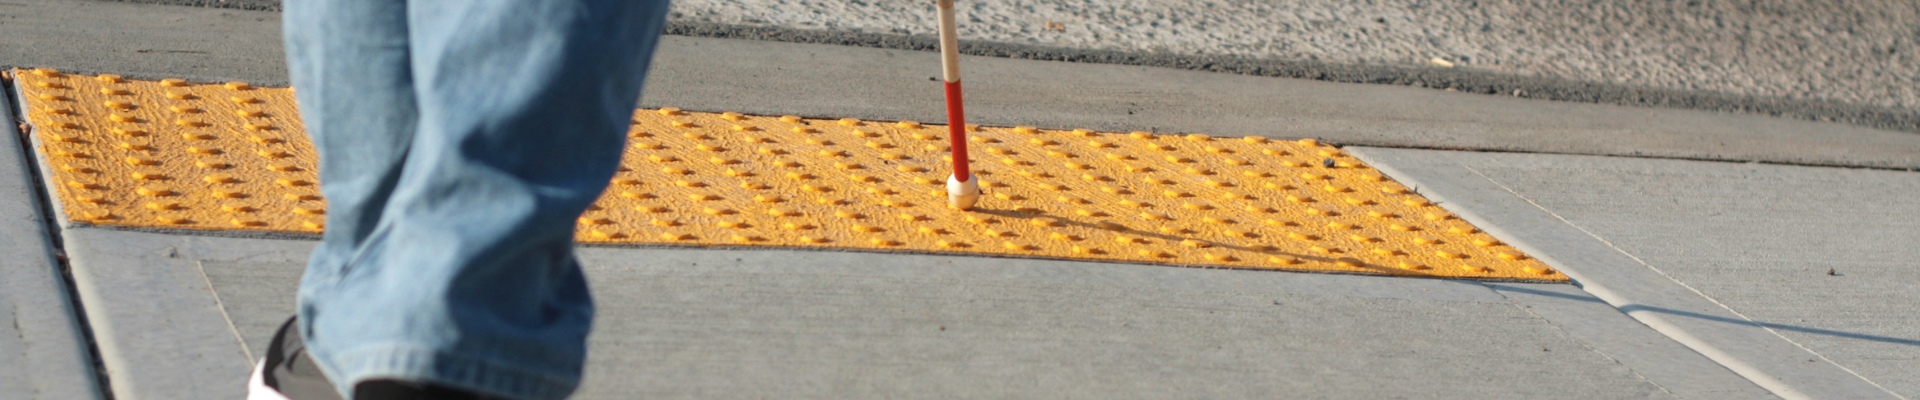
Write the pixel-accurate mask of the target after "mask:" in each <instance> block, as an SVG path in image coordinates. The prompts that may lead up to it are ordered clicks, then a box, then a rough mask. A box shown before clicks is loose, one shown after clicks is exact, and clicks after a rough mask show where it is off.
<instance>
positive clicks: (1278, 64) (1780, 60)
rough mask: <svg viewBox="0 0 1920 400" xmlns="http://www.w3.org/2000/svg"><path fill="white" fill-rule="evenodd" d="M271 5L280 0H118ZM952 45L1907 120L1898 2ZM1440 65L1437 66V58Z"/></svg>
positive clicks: (1311, 6) (1103, 11)
mask: <svg viewBox="0 0 1920 400" xmlns="http://www.w3.org/2000/svg"><path fill="white" fill-rule="evenodd" d="M124 1H134V2H146V3H165V4H182V5H199V6H215V7H229V8H246V9H266V10H276V9H278V8H279V0H124ZM959 4H960V8H961V11H960V13H961V18H962V21H961V23H960V29H961V30H962V32H961V37H963V38H966V39H968V40H967V41H963V42H962V44H963V45H962V47H963V48H962V52H963V53H966V54H973V55H982V56H998V57H1011V58H1028V59H1042V60H1058V61H1070V62H1093V63H1111V64H1128V65H1143V66H1158V67H1171V68H1184V69H1194V70H1204V71H1214V72H1227V73H1239V74H1247V75H1261V76H1277V77H1290V78H1304V79H1318V80H1327V81H1336V82H1353V83H1374V84H1399V85H1412V86H1420V87H1432V88H1444V89H1450V90H1458V91H1463V92H1473V93H1486V94H1499V95H1510V96H1518V97H1528V98H1538V99H1549V100H1561V101H1576V102H1593V103H1608V104H1622V105H1635V106H1648V107H1668V108H1686V109H1699V110H1712V111H1726V112H1744V113H1755V114H1765V115H1775V116H1783V117H1789V118H1800V119H1809V120H1820V121H1835V122H1844V123H1851V124H1857V125H1863V126H1869V127H1875V128H1882V129H1892V130H1902V131H1909V132H1920V2H1916V1H1911V0H1864V1H1848V2H1834V1H1825V0H1684V1H1683V0H1668V1H1655V0H1646V1H1626V2H1620V1H1604V0H1588V1H1572V0H1542V1H1531V2H1529V1H1518V0H1463V1H1422V0H1367V1H1357V2H1348V1H1332V0H1318V1H1305V2H1281V1H1271V0H1269V1H1254V0H1224V1H1223V0H1202V1H1190V0H1111V1H1101V2H1094V1H1090V0H960V2H959ZM670 22H671V23H670V26H669V27H668V32H669V33H671V34H678V35H689V36H709V37H731V38H742V39H754V40H775V41H790V42H806V43H825V44H838V45H854V46H867V47H883V48H895V49H908V50H930V49H933V48H934V46H936V45H937V42H936V41H935V40H934V39H933V37H932V35H933V34H934V31H933V29H934V27H935V23H934V13H933V2H932V1H918V0H915V1H898V0H887V1H875V0H676V1H675V2H674V5H673V13H672V15H671V17H670ZM1442 65H1451V66H1442Z"/></svg>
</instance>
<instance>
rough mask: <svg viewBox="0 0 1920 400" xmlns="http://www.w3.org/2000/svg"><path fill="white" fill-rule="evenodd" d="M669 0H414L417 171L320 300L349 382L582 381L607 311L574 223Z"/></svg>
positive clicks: (551, 384) (606, 166)
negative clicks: (594, 292)
mask: <svg viewBox="0 0 1920 400" xmlns="http://www.w3.org/2000/svg"><path fill="white" fill-rule="evenodd" d="M665 3H666V2H665V1H632V0H543V1H509V0H414V1H411V2H409V4H408V6H407V15H408V27H409V29H410V31H409V36H410V38H411V40H410V44H411V49H410V52H411V56H412V71H413V74H412V77H413V85H414V91H415V93H416V97H415V98H416V102H417V104H418V110H419V122H418V126H417V128H416V131H415V132H416V133H415V135H414V138H413V140H412V143H411V145H410V148H409V152H408V154H407V157H406V161H405V166H404V168H403V172H402V173H401V176H400V178H399V182H398V185H397V186H396V187H395V189H394V191H393V193H392V196H391V198H390V199H389V200H388V201H387V207H386V209H385V211H384V213H383V214H382V216H381V219H380V222H379V224H378V226H377V227H376V228H375V229H374V230H373V231H372V233H371V235H370V236H369V237H368V239H367V240H366V242H365V244H363V245H362V246H361V248H360V249H359V250H358V251H357V252H356V253H355V257H354V258H353V259H351V260H350V261H348V262H347V263H346V266H345V267H343V268H341V269H340V274H339V275H337V276H335V277H334V281H333V282H329V283H327V284H324V285H318V284H316V285H314V286H315V287H317V288H320V289H319V290H316V291H315V292H314V293H313V294H312V295H311V296H310V297H309V301H306V302H304V303H303V307H304V309H303V312H308V313H303V314H302V316H303V317H311V324H312V326H313V331H312V333H313V334H312V335H311V336H310V337H308V338H307V339H308V347H309V349H310V352H311V353H312V354H313V355H314V358H315V359H316V360H319V361H321V363H322V364H324V365H328V368H329V371H330V373H329V377H331V378H333V379H334V380H335V383H336V385H340V386H342V391H343V392H344V391H346V389H347V388H350V387H352V385H354V384H356V383H358V382H362V381H368V380H399V381H413V382H424V383H430V384H439V385H445V386H449V387H453V388H457V389H464V390H471V391H474V392H478V393H482V394H489V395H497V396H503V397H511V398H524V399H557V398H562V397H565V396H567V395H568V394H570V393H571V392H572V391H573V390H574V388H575V387H576V386H577V385H578V383H579V379H580V373H581V369H582V366H583V364H584V362H585V357H586V335H587V333H588V331H589V329H590V325H591V322H592V317H593V304H592V300H591V299H590V297H589V293H588V292H587V285H586V280H585V276H584V275H583V274H582V273H581V271H580V267H579V265H578V263H577V262H576V261H575V260H574V257H573V241H572V239H573V232H574V223H575V219H576V218H578V216H579V214H580V212H581V211H583V210H585V209H586V207H587V206H588V205H589V204H591V203H592V202H593V201H594V200H595V199H597V198H598V197H599V195H600V193H601V191H602V190H604V189H605V187H606V185H607V180H608V179H609V178H611V177H612V175H613V173H614V170H615V169H616V168H617V165H618V163H619V159H620V155H621V153H622V150H621V147H622V141H623V140H624V138H625V136H624V134H623V133H624V132H625V131H626V127H627V125H628V124H629V123H630V122H629V118H630V117H631V115H632V113H633V108H634V106H635V105H636V103H637V100H638V97H639V94H640V89H641V82H642V79H643V74H644V73H645V71H646V67H647V64H648V61H649V59H650V58H651V56H652V51H653V45H654V42H655V40H656V39H657V37H658V34H659V31H660V29H661V24H662V23H663V21H664V15H665V12H666V4H665ZM301 90H303V91H304V90H306V89H305V88H302V89H301Z"/></svg>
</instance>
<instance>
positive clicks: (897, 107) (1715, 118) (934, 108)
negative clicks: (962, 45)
mask: <svg viewBox="0 0 1920 400" xmlns="http://www.w3.org/2000/svg"><path fill="white" fill-rule="evenodd" d="M10 4H18V5H17V6H6V7H4V8H0V12H4V13H7V15H8V16H9V17H12V18H9V19H8V21H9V22H8V25H6V26H7V27H8V28H7V29H8V34H9V37H15V38H18V39H17V40H21V41H24V42H23V44H24V45H21V46H9V47H6V48H0V60H6V61H4V63H6V64H7V65H16V66H48V67H55V68H62V69H70V70H75V71H79V72H90V73H100V72H112V73H117V74H121V75H126V76H129V77H140V78H168V77H184V78H191V79H197V80H211V81H225V80H246V81H252V82H254V83H256V84H261V85H279V84H284V83H285V82H286V80H287V79H286V72H285V65H284V60H283V59H282V57H283V56H282V54H281V53H282V52H281V50H280V39H279V34H278V32H279V29H278V19H277V18H278V14H276V13H269V12H259V11H241V10H220V9H206V8H197V7H180V6H159V5H144V4H126V3H112V2H72V1H60V0H19V1H16V2H14V3H10ZM169 49H182V51H190V52H204V53H205V54H198V53H176V52H170V51H172V50H169ZM657 57H658V60H657V62H656V63H654V68H653V73H654V75H653V79H652V80H651V81H650V85H649V86H648V92H647V94H646V97H645V101H644V104H645V105H648V106H664V105H670V106H676V107H681V108H685V109H688V110H699V111H725V110H731V111H740V112H750V113H766V114H799V115H806V116H822V117H825V116H832V117H857V118H864V119H915V120H920V121H923V122H938V121H944V120H945V117H944V115H945V114H944V111H943V110H944V109H943V108H941V106H940V104H941V103H940V101H941V94H940V91H939V89H938V83H937V82H935V81H936V80H937V79H930V78H931V77H934V76H937V75H939V71H938V67H937V66H938V65H939V63H938V59H937V56H936V55H935V54H934V53H931V52H914V51H899V50H885V49H873V48H861V47H845V46H830V45H815V44H796V43H774V42H760V41H747V40H728V39H710V38H692V37H672V36H670V37H666V38H665V39H664V40H663V41H662V43H661V46H660V48H659V54H658V56H657ZM964 63H965V74H966V82H967V95H968V99H969V103H968V104H969V107H968V108H969V110H970V111H972V113H970V115H972V116H974V117H973V118H974V119H975V121H972V122H977V123H980V124H988V125H1016V124H1020V125H1035V124H1038V125H1040V126H1042V127H1053V128H1080V127H1084V128H1092V129H1101V130H1120V131H1131V130H1138V129H1146V130H1157V131H1162V132H1205V133H1211V134H1216V135H1228V136H1243V135H1266V136H1274V137H1285V138H1298V137H1316V138H1320V139H1322V140H1324V141H1327V142H1330V143H1340V144H1363V145H1379V146H1391V147H1418V148H1448V149H1479V150H1500V151H1529V152H1545V153H1570V154H1607V155H1630V156H1651V157H1676V158H1694V159H1713V160H1735V161H1749V160H1761V161H1766V162H1775V163H1792V164H1816V165H1849V166H1870V167H1880V168H1899V169H1907V168H1920V157H1916V156H1915V154H1920V135H1916V134H1912V133H1905V132H1895V131H1888V130H1877V129H1868V128H1861V127H1856V126H1850V125H1844V124H1835V123H1820V122H1810V121H1798V120H1787V119H1780V118H1770V117H1760V116H1753V115H1737V114H1722V113H1712V112H1702V111H1684V110H1665V109H1648V108H1633V107H1621V106H1606V105H1593V104H1575V103H1561V102H1551V101H1540V100H1527V99H1517V98H1512V97H1506V96H1492V95H1479V94H1466V93H1457V92H1445V91H1436V90H1431V89H1423V88H1411V87H1403V86H1382V85H1361V84H1341V83H1328V82H1319V81H1308V80H1298V79H1281V78H1266V77H1256V76H1245V75H1233V74H1216V73H1207V72H1196V71H1189V70H1176V69H1166V68H1150V67H1134V66H1120V65H1095V64H1075V63H1061V62H1045V61H1032V60H1015V59H1004V58H986V57H966V58H965V61H964Z"/></svg>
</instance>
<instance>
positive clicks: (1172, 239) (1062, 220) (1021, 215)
mask: <svg viewBox="0 0 1920 400" xmlns="http://www.w3.org/2000/svg"><path fill="white" fill-rule="evenodd" d="M971 211H972V212H976V213H981V214H987V215H993V216H996V217H1002V218H1007V219H1017V220H1031V219H1034V218H1052V219H1054V221H1055V222H1058V223H1059V224H1061V225H1066V226H1073V227H1081V228H1090V229H1095V230H1103V231H1109V232H1120V233H1125V234H1128V235H1133V236H1138V237H1143V238H1152V239H1158V240H1162V241H1165V242H1166V243H1168V244H1177V243H1180V242H1181V241H1185V240H1188V239H1193V240H1199V241H1204V242H1206V243H1207V244H1208V245H1209V246H1211V247H1218V248H1224V249H1235V250H1244V251H1248V252H1253V253H1258V254H1266V255H1280V256H1290V257H1293V258H1294V259H1297V260H1300V261H1302V262H1306V261H1318V262H1325V263H1331V262H1336V261H1347V262H1349V263H1353V264H1355V265H1359V266H1361V267H1364V268H1366V269H1369V270H1372V271H1374V272H1377V273H1380V274H1385V275H1408V272H1410V271H1407V270H1403V269H1398V268H1389V267H1385V266H1379V265H1373V264H1367V263H1365V262H1363V261H1360V260H1359V259H1357V258H1352V257H1328V256H1315V255H1308V254H1300V253H1293V252H1287V251H1281V250H1278V249H1274V250H1261V249H1256V248H1252V247H1247V246H1241V245H1235V244H1230V243H1220V242H1216V241H1211V240H1205V239H1201V238H1198V237H1186V236H1180V235H1172V234H1166V233H1160V232H1153V231H1144V230H1139V229H1134V228H1133V227H1131V226H1127V225H1120V224H1117V225H1116V226H1118V227H1119V229H1114V228H1113V227H1110V226H1102V225H1098V224H1093V223H1088V222H1082V221H1078V220H1075V219H1072V218H1067V217H1063V216H1059V215H1053V214H1048V213H1045V212H1023V211H1018V210H1003V209H991V208H975V209H973V210H971ZM1255 239H1258V238H1255ZM1414 275H1416V276H1418V275H1421V274H1417V273H1416V274H1414Z"/></svg>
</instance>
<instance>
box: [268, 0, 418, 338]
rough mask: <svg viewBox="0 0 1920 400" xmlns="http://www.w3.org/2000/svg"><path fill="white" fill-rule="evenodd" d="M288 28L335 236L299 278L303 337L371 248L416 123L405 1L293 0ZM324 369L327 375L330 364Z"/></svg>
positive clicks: (291, 65) (329, 231)
mask: <svg viewBox="0 0 1920 400" xmlns="http://www.w3.org/2000/svg"><path fill="white" fill-rule="evenodd" d="M283 7H284V10H285V12H284V13H283V14H282V24H281V27H282V29H283V33H284V37H285V40H286V48H287V67H288V71H289V72H290V73H291V77H292V81H293V86H294V88H295V92H294V96H295V97H296V98H297V99H298V100H299V107H300V117H301V120H302V121H301V122H302V123H303V124H304V125H305V126H306V130H307V135H308V136H309V137H311V138H312V140H313V145H314V148H315V149H316V150H317V151H318V152H319V156H320V159H319V166H318V168H319V173H320V182H321V185H320V190H321V193H322V194H323V195H324V196H325V198H326V201H327V206H328V207H327V216H326V221H325V222H326V233H325V234H323V235H322V238H321V240H320V246H319V247H316V248H315V249H314V251H313V254H312V255H311V257H310V258H309V260H308V264H307V269H306V274H305V276H303V277H302V278H301V279H300V292H299V301H298V302H297V303H298V304H299V305H300V306H299V309H298V313H299V315H300V318H298V319H297V320H298V321H299V322H300V324H299V327H298V332H299V333H300V335H302V336H311V335H312V332H313V324H312V322H313V318H312V317H313V315H312V313H313V310H314V307H313V306H314V305H315V304H316V303H320V304H324V303H325V297H324V296H323V297H321V298H315V296H314V295H315V294H316V293H327V292H329V291H330V287H331V286H332V285H334V284H336V283H337V282H339V276H340V275H341V274H342V270H343V269H344V268H346V264H347V260H349V259H351V258H353V257H354V254H356V253H357V252H358V251H360V249H362V248H363V247H364V244H365V243H366V240H367V237H368V236H370V235H371V234H372V232H373V229H374V226H375V225H376V224H377V223H378V222H379V220H380V217H381V214H382V211H383V210H385V208H386V206H387V197H388V196H389V195H390V194H391V193H392V192H393V188H394V185H395V184H396V183H397V182H398V181H399V179H400V170H401V166H402V165H403V163H404V162H405V160H406V158H407V151H408V148H409V147H410V146H411V145H412V143H413V135H414V129H415V125H416V118H417V116H418V114H419V112H418V110H417V107H415V103H414V90H413V72H412V71H413V60H412V57H411V56H410V55H409V46H408V39H409V38H408V34H407V7H406V1H405V0H287V1H286V2H285V4H284V5H283ZM322 366H323V368H322V369H323V370H324V369H325V368H324V365H322Z"/></svg>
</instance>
